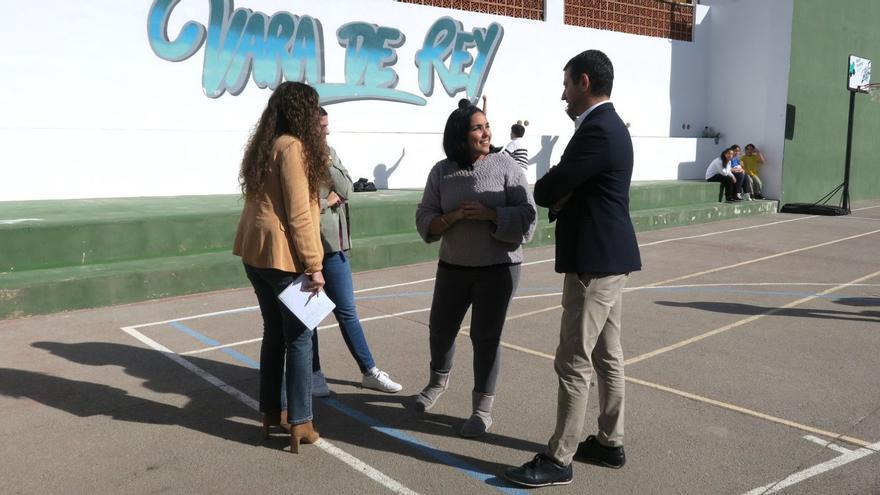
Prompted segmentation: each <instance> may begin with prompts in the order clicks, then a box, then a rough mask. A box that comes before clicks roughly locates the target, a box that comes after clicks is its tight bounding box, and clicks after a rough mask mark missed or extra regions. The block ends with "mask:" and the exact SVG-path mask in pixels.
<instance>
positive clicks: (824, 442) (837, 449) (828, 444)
mask: <svg viewBox="0 0 880 495" xmlns="http://www.w3.org/2000/svg"><path fill="white" fill-rule="evenodd" d="M804 439H805V440H809V441H811V442H813V443H817V444H819V445H821V446H823V447H825V448H828V449H831V450H833V451H835V452H839V453H841V454H852V450H850V449H847V448H844V447H841V446H840V445H837V444H836V443H832V442H831V441H829V440H825V439H824V438H819V437H814V436H813V435H804ZM866 447H867V446H866Z"/></svg>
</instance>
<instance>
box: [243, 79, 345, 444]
mask: <svg viewBox="0 0 880 495" xmlns="http://www.w3.org/2000/svg"><path fill="white" fill-rule="evenodd" d="M326 160H327V142H326V139H325V137H324V134H323V133H322V132H321V127H320V115H319V109H318V93H317V92H316V91H315V90H314V89H313V88H312V87H311V86H308V85H306V84H302V83H295V82H284V83H282V84H281V85H279V86H278V88H277V89H276V90H275V91H274V92H273V93H272V96H271V97H270V98H269V102H268V104H267V106H266V109H265V110H264V111H263V114H262V116H261V117H260V120H259V122H257V126H256V128H255V130H254V132H253V134H252V135H251V137H250V140H249V142H248V144H247V147H246V148H245V152H244V158H243V159H242V162H241V172H240V174H239V182H240V184H241V191H242V194H243V195H244V200H245V202H244V208H243V210H242V212H241V218H240V219H239V223H238V229H237V231H236V234H235V242H234V244H233V250H232V252H233V254H235V255H237V256H240V257H241V260H242V263H244V270H245V273H246V274H247V277H248V279H249V280H250V282H251V285H253V287H254V292H255V293H256V295H257V301H258V302H259V305H260V313H261V315H262V317H263V341H262V345H261V347H260V412H262V413H263V433H264V435H265V436H266V437H268V435H269V428H270V427H271V426H278V425H280V424H281V409H282V406H281V386H282V375H283V374H285V368H284V367H285V358H286V361H287V369H286V376H285V378H286V380H285V389H286V390H285V392H286V395H287V397H288V400H289V404H288V406H287V407H286V410H287V417H288V419H289V421H290V424H291V428H290V450H291V452H293V453H299V444H300V443H314V442H315V441H317V439H318V432H316V431H315V429H314V427H313V426H312V401H311V399H312V397H311V367H312V333H313V332H314V329H311V328H306V326H305V325H303V324H302V322H300V321H299V319H298V318H297V317H296V316H294V315H293V313H291V312H290V310H289V309H287V308H286V307H285V306H284V305H283V303H282V302H281V301H280V300H279V299H278V295H279V294H280V293H281V292H282V291H283V290H284V289H286V288H287V286H289V285H290V284H291V283H292V282H293V281H294V280H295V279H296V278H297V277H299V276H300V275H303V274H304V275H305V276H306V281H305V282H304V284H303V288H304V289H305V290H309V291H311V292H313V293H318V292H319V291H320V290H321V288H322V287H323V286H324V276H323V274H322V270H323V264H322V262H323V257H324V250H323V248H322V247H321V230H320V220H319V206H318V191H319V190H320V189H321V187H322V186H323V185H324V184H326V182H327V180H328V173H327V161H326Z"/></svg>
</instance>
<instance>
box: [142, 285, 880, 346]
mask: <svg viewBox="0 0 880 495" xmlns="http://www.w3.org/2000/svg"><path fill="white" fill-rule="evenodd" d="M775 285H781V286H819V287H824V286H829V285H832V286H833V285H839V284H834V283H824V282H822V283H813V282H751V283H749V282H742V283H729V284H689V285H659V286H657V285H652V286H639V287H626V288H624V289H623V291H624V292H633V291H637V290H653V289H658V290H660V289H689V288H700V287H733V286H737V287H755V286H759V287H764V286H775ZM843 285H845V286H846V287H880V284H858V283H856V284H853V283H844V284H843ZM561 295H562V292H546V293H543V294H530V295H527V296H516V297H514V298H513V299H514V300H515V301H516V300H523V299H538V298H544V297H554V296H561ZM821 295H824V294H821ZM560 308H562V306H559V305H555V306H551V307H549V308H544V309H540V310H537V311H532V312H529V313H524V314H522V315H515V316H510V317H508V318H507V319H506V320H505V321H509V320H515V319H518V318H523V317H525V316H531V315H534V314H538V313H544V312H547V311H553V310H555V309H560ZM430 310H431V308H419V309H413V310H409V311H401V312H399V313H389V314H385V315H380V316H371V317H369V318H361V320H360V321H361V322H366V321H374V320H383V319H387V318H396V317H398V316H404V315H408V314H413V313H423V312H426V311H430ZM192 318H195V317H190V318H187V319H192ZM181 320H183V319H180V320H173V321H181ZM750 321H751V320H750ZM148 325H149V324H148ZM338 326H339V324H338V323H333V324H330V325H323V326H320V327H318V330H323V329H327V328H334V327H338ZM466 328H468V327H462V329H466ZM261 340H262V337H257V338H253V339H247V340H240V341H238V342H232V343H229V344H223V345H216V346H211V347H204V348H201V349H195V350H192V351H186V352H181V353H179V354H180V355H181V356H192V355H194V354H202V353H205V352H211V351H216V350H219V349H226V348H228V347H238V346H240V345H246V344H253V343H255V342H259V341H261ZM518 350H523V349H522V348H520V349H518ZM523 352H526V351H523Z"/></svg>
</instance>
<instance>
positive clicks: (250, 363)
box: [171, 321, 260, 369]
mask: <svg viewBox="0 0 880 495" xmlns="http://www.w3.org/2000/svg"><path fill="white" fill-rule="evenodd" d="M171 326H172V327H174V328H175V329H176V330H180V331H181V332H183V333H185V334H187V335H189V336H190V337H192V338H194V339H196V340H199V341H201V342H202V343H204V344H207V345H209V346H211V347H213V346H218V345H221V344H220V342H217V341H216V340H214V339H212V338H210V337H206V336H204V335H202V334H200V333H199V332H196V331H195V330H193V329H192V328H189V327H188V326H186V325H184V324H183V323H180V322H177V321H173V322H171ZM220 350H221V351H223V352H225V353H226V354H227V355H229V356H231V357H232V358H234V359H237V360H239V361H241V362H242V363H245V364H247V365H248V366H250V367H251V368H257V369H259V368H260V363H258V362H256V361H254V360H253V359H251V358H249V357H247V356H245V355H244V354H242V353H240V352H238V351H236V350H235V349H229V348H227V347H224V348H222V349H220Z"/></svg>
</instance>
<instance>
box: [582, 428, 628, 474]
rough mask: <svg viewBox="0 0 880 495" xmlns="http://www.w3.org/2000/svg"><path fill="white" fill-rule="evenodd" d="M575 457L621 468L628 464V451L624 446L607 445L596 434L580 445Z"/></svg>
mask: <svg viewBox="0 0 880 495" xmlns="http://www.w3.org/2000/svg"><path fill="white" fill-rule="evenodd" d="M574 458H575V459H577V460H578V461H581V462H588V463H590V464H596V465H599V466H606V467H610V468H614V469H620V468H622V467H623V465H624V464H626V453H625V452H624V451H623V447H622V446H621V447H606V446H604V445H602V444H601V443H599V440H596V435H590V436H588V437H587V439H586V440H584V441H583V442H581V443H580V444H579V445H578V449H577V452H575V454H574Z"/></svg>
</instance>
